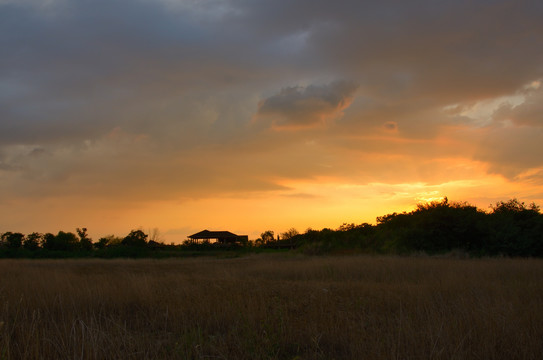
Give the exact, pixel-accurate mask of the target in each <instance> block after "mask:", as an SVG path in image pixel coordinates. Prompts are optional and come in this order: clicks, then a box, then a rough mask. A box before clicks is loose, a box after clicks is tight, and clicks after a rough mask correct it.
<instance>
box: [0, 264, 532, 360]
mask: <svg viewBox="0 0 543 360" xmlns="http://www.w3.org/2000/svg"><path fill="white" fill-rule="evenodd" d="M0 274H1V275H0V359H541V358H543V261H542V260H530V259H527V260H526V259H525V260H516V259H478V260H468V259H451V258H430V257H371V256H344V257H302V256H288V255H253V256H248V257H244V258H235V259H212V258H204V259H203V258H194V259H166V260H124V259H123V260H2V261H0Z"/></svg>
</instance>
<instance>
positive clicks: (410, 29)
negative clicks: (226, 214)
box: [0, 0, 543, 231]
mask: <svg viewBox="0 0 543 360" xmlns="http://www.w3.org/2000/svg"><path fill="white" fill-rule="evenodd" d="M541 18H543V5H542V3H541V2H540V1H535V0H533V1H531V0H523V1H510V0H507V1H505V0H502V1H484V0H479V1H440V2H435V1H422V0H421V1H415V2H405V1H399V0H393V1H387V2H373V1H370V2H367V1H366V2H360V1H350V0H342V1H340V2H339V3H338V2H328V3H327V2H319V3H318V4H317V3H315V2H314V1H309V0H299V1H283V0H279V1H278V0H274V1H271V0H257V1H245V0H207V1H175V0H136V1H133V0H130V1H129V0H116V1H110V0H107V1H106V0H92V1H91V0H49V1H38V0H24V1H11V0H0V46H1V47H2V49H3V51H2V56H1V57H0V197H1V198H2V199H4V200H3V204H2V205H0V215H5V218H6V219H10V220H9V222H7V223H6V225H5V226H9V228H6V229H3V228H0V231H8V230H17V229H14V228H13V226H16V225H20V226H23V225H22V224H25V225H24V226H26V227H31V225H32V224H33V223H36V220H35V218H34V219H26V220H25V215H24V211H25V209H28V208H31V207H32V205H31V204H37V205H35V206H34V207H35V208H36V209H41V208H40V206H42V205H39V204H41V203H40V201H42V202H43V209H46V208H47V207H48V206H49V207H51V206H52V205H51V203H50V202H54V203H55V204H56V205H55V206H57V207H58V209H59V210H57V211H56V212H54V214H55V215H54V216H55V217H54V218H62V216H63V215H62V214H63V211H65V210H62V209H64V208H66V207H68V205H66V206H63V205H65V204H69V203H73V202H74V201H76V200H74V199H76V198H77V199H78V200H77V201H80V202H85V201H88V202H90V203H93V204H92V206H91V205H90V204H89V206H88V208H89V209H90V208H93V209H95V210H96V211H97V212H100V211H103V212H104V214H105V213H107V214H109V215H107V216H106V215H104V216H106V217H107V219H114V218H117V217H118V216H120V215H118V214H119V213H121V212H123V211H125V212H126V213H128V212H130V211H131V210H130V209H131V208H130V207H133V206H136V205H134V204H138V205H137V206H138V207H140V208H142V209H144V208H152V207H154V206H156V204H157V202H159V201H165V202H168V201H169V202H174V203H179V204H184V203H186V202H188V201H196V202H198V201H201V202H202V203H203V202H206V201H211V200H213V199H222V200H220V201H226V200H225V199H246V200H247V207H248V208H250V204H256V203H258V202H259V201H265V200H264V199H268V201H270V200H269V199H271V198H273V199H288V200H284V201H285V202H286V203H288V204H289V206H294V204H296V205H295V206H294V207H296V208H297V209H300V211H301V212H303V210H302V209H304V206H310V207H314V205H315V203H314V201H316V200H315V199H321V200H322V201H324V200H323V199H326V198H329V199H330V200H329V201H330V202H331V203H334V204H336V205H334V206H338V208H334V206H332V205H330V206H329V207H328V208H329V209H330V210H329V212H324V210H323V214H322V218H325V216H326V214H331V213H334V212H335V213H337V212H338V209H343V210H341V211H343V213H345V212H347V211H348V210H347V209H350V208H349V207H346V206H343V205H342V206H343V207H341V206H340V205H338V204H339V203H342V202H341V201H343V200H341V201H340V200H338V201H337V203H335V202H334V201H333V199H332V195H327V192H328V193H329V194H331V192H330V191H331V190H330V186H332V187H334V186H338V187H340V188H341V187H342V186H347V187H348V186H369V188H368V189H370V188H371V184H389V185H390V186H391V189H392V188H394V189H397V188H398V184H415V183H417V184H421V183H423V184H428V186H437V184H451V183H452V182H454V183H455V184H467V183H470V184H473V183H474V182H475V183H477V182H484V181H488V182H489V185H488V186H487V188H489V189H490V188H492V186H491V185H490V182H494V183H495V181H497V180H496V179H498V178H499V179H502V180H503V181H505V182H506V183H507V184H508V185H507V186H509V187H507V186H504V185H503V184H501V185H500V187H499V188H498V187H496V190H495V191H494V192H491V191H489V192H488V194H486V195H485V196H484V199H482V200H481V199H479V198H478V197H477V196H475V195H474V196H473V199H474V201H486V200H489V199H491V200H494V199H495V198H501V197H503V196H507V197H511V196H518V197H522V196H524V197H527V198H529V199H528V200H530V201H531V200H538V199H543V191H542V188H541V183H542V180H541V174H542V171H541V169H543V157H541V150H540V144H541V143H542V141H543V127H542V124H543V117H542V116H543V115H542V113H543V112H542V110H543V108H542V106H541V104H542V103H543V95H542V94H543V87H542V86H541V81H543V65H542V64H543V37H541V34H542V33H543V22H542V21H541ZM287 130H288V131H287ZM485 177H486V178H485ZM483 179H487V180H483ZM502 180H500V181H502ZM310 184H313V185H310ZM318 184H321V185H318ZM331 184H333V185H331ZM319 186H322V187H319ZM380 186H381V185H380ZM458 186H460V185H458ZM309 188H310V189H312V190H311V191H309V190H308V189H309ZM381 188H382V187H379V189H381ZM319 189H320V190H319ZM350 189H352V188H350ZM357 189H358V188H357ZM372 189H373V188H372ZM417 189H418V188H417ZM432 189H433V190H431V191H436V190H435V188H432ZM466 189H467V188H466ZM499 189H501V190H499ZM518 189H524V190H523V191H522V193H517V191H518ZM457 190H458V193H459V194H464V193H469V191H468V190H466V191H465V192H464V190H461V189H460V188H458V189H457ZM368 191H369V192H370V193H372V191H373V190H368ZM379 191H381V190H379ZM417 191H418V190H417ZM450 191H452V190H450ZM345 194H346V193H345ZM345 194H344V193H338V195H337V196H338V197H339V198H341V197H342V196H346V199H349V198H351V199H352V196H349V195H345ZM375 194H377V193H375ZM278 195H280V196H278ZM300 195H301V196H300ZM364 196H366V195H364ZM367 196H370V195H367ZM372 196H374V197H373V198H372V200H371V201H373V202H375V201H379V196H378V195H372ZM417 196H418V195H412V196H411V200H413V199H415V198H416V197H417ZM339 198H338V199H339ZM210 199H211V200H210ZM294 199H297V200H296V201H297V202H295V203H294V202H293V201H294ZM228 201H233V200H228ZM237 201H238V200H236V202H235V203H236V204H238V203H237ZM345 201H347V200H345ZM383 201H384V200H383ZM270 203H274V204H275V205H274V206H282V205H281V204H282V203H281V202H279V201H278V200H277V201H276V200H273V201H270ZM286 203H285V204H286ZM122 204H131V205H127V206H123V205H122ZM216 204H219V200H217V203H216ZM304 204H305V205H304ZM217 206H218V205H217ZM236 206H241V205H239V204H238V205H236ZM244 206H245V205H244ZM107 208H111V209H115V210H111V211H109V210H104V209H107ZM78 211H80V212H78ZM89 211H90V210H85V211H83V210H72V213H73V221H74V222H75V223H76V224H75V226H82V222H84V221H85V218H86V217H89V216H90V215H89V214H90V212H89ZM149 211H150V210H149ZM153 211H155V210H153ZM164 211H166V210H164ZM168 211H173V210H168ZM175 211H177V212H178V213H179V214H180V216H189V215H188V210H180V209H177V210H175ZM341 211H339V212H340V213H342V212H341ZM36 213H37V214H39V213H40V212H39V210H36ZM17 214H19V215H17ZM78 214H79V215H78ZM92 214H95V213H94V212H92ZM145 214H147V215H148V216H149V217H150V215H149V214H148V213H146V212H145V211H143V210H142V214H141V217H142V219H144V218H145V216H146V215H145ZM8 215H9V216H8ZM376 215H382V214H376ZM36 216H38V215H36ZM93 216H94V215H93ZM210 216H211V215H210V214H209V213H208V214H205V213H203V214H202V218H206V217H210ZM240 216H242V215H240ZM315 216H317V215H315ZM94 218H96V224H99V223H100V221H99V220H98V219H99V218H100V217H99V216H96V217H94ZM266 218H267V215H265V214H264V215H262V218H261V219H260V220H258V219H255V220H254V222H255V224H256V223H259V224H261V223H265V221H266ZM287 220H288V219H287V218H286V217H285V219H284V221H287ZM306 220H307V219H306ZM306 220H304V221H306ZM367 220H371V219H367ZM6 221H7V220H6ZM51 221H54V219H53V220H51ZM112 221H113V220H108V221H103V222H104V223H111V222H112ZM193 221H197V220H193ZM201 221H202V222H204V221H205V220H201ZM259 221H260V222H259ZM278 221H279V220H278ZM307 221H309V220H307ZM341 221H342V220H340V222H341ZM70 224H71V223H70ZM136 225H137V224H134V225H132V226H136ZM295 225H296V224H291V225H290V226H288V225H286V226H285V227H286V228H288V227H291V226H295ZM59 226H60V225H59ZM125 226H127V227H129V226H130V225H125ZM165 226H169V227H172V226H173V225H165ZM240 226H241V225H240ZM256 226H257V225H255V227H256ZM258 226H260V225H258ZM313 226H315V227H318V224H316V225H313ZM89 228H90V226H89ZM106 228H107V226H105V227H104V229H106ZM262 230H263V229H262ZM103 231H107V229H106V230H103Z"/></svg>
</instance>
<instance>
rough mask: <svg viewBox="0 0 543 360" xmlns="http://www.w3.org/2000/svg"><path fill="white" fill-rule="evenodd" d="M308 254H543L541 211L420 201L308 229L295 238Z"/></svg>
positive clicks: (517, 206) (518, 204) (516, 206)
mask: <svg viewBox="0 0 543 360" xmlns="http://www.w3.org/2000/svg"><path fill="white" fill-rule="evenodd" d="M292 240H294V241H296V242H297V243H298V244H299V246H301V247H302V248H305V249H306V250H307V251H308V252H328V251H330V250H333V249H341V248H350V249H353V248H356V249H360V250H362V251H364V252H375V253H391V252H392V253H400V254H401V253H413V252H425V253H429V254H439V253H447V252H451V251H460V252H463V253H466V254H469V255H471V256H498V255H502V256H523V257H527V256H537V257H541V256H543V215H542V214H540V212H539V207H538V206H537V205H535V204H534V203H532V204H530V205H526V204H525V203H523V202H519V201H518V200H516V199H512V200H509V201H507V202H503V201H501V202H498V203H497V204H496V205H493V206H491V210H490V211H489V212H485V211H482V210H480V209H477V208H476V207H474V206H472V205H470V204H467V203H450V202H449V201H448V199H447V198H445V199H444V200H443V201H441V202H430V203H426V204H419V205H418V206H417V208H416V209H415V210H413V211H411V212H403V213H399V214H398V213H392V214H388V215H384V216H380V217H378V218H377V225H370V224H362V225H354V224H350V225H349V224H344V225H342V226H341V227H340V228H339V229H337V230H330V229H324V230H321V231H313V230H309V231H307V232H306V233H305V234H303V235H298V236H296V237H295V238H294V239H292Z"/></svg>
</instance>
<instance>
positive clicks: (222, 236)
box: [188, 230, 249, 244]
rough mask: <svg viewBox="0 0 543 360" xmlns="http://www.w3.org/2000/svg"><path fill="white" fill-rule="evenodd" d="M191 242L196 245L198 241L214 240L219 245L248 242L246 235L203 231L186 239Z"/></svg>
mask: <svg viewBox="0 0 543 360" xmlns="http://www.w3.org/2000/svg"><path fill="white" fill-rule="evenodd" d="M188 238H189V239H191V240H192V241H193V242H196V243H198V241H199V240H204V241H211V240H215V242H218V243H220V244H233V243H237V242H246V241H248V240H249V237H248V236H247V235H236V234H234V233H231V232H230V231H209V230H203V231H200V232H198V233H196V234H192V235H190V236H189V237H188Z"/></svg>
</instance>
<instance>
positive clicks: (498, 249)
mask: <svg viewBox="0 0 543 360" xmlns="http://www.w3.org/2000/svg"><path fill="white" fill-rule="evenodd" d="M155 235H156V234H155ZM148 238H149V235H147V234H145V233H144V232H143V231H142V230H132V231H131V232H130V233H129V234H128V235H127V236H126V237H124V238H118V237H115V236H113V235H110V236H107V237H103V238H100V239H99V240H98V241H97V242H93V241H92V239H91V238H89V236H88V235H87V229H86V228H81V229H80V228H78V229H76V234H74V233H71V232H64V231H59V232H58V234H56V235H54V234H51V233H46V234H41V233H36V232H34V233H31V234H28V235H24V234H22V233H18V232H15V233H14V232H6V233H3V234H2V235H1V237H0V257H35V258H39V257H91V256H92V257H165V256H187V255H198V254H201V253H202V252H206V253H209V252H224V251H233V250H234V251H247V250H251V251H253V250H256V251H262V250H264V249H287V250H288V249H297V251H302V252H304V253H306V254H324V253H329V252H341V251H346V250H348V251H357V252H365V253H395V254H407V253H417V252H424V253H428V254H442V253H449V252H460V253H464V254H468V255H470V256H514V257H517V256H520V257H543V214H541V213H540V209H539V207H538V206H537V205H535V204H534V203H532V204H529V205H527V204H525V203H524V202H520V201H518V200H516V199H512V200H509V201H505V202H504V201H500V202H498V203H496V204H495V205H491V207H490V211H483V210H481V209H478V208H476V207H475V206H472V205H470V204H468V203H465V202H449V201H448V199H447V198H445V199H444V200H442V201H440V202H430V203H424V204H419V205H417V208H416V209H415V210H413V211H411V212H402V213H392V214H387V215H383V216H379V217H378V218H377V224H376V225H371V224H368V223H363V224H360V225H355V224H343V225H341V226H340V227H339V228H338V229H336V230H332V229H322V230H312V229H308V230H307V231H306V232H305V233H303V234H299V233H298V231H296V229H294V228H291V229H289V230H288V231H286V232H284V233H281V234H279V235H278V236H277V238H275V234H274V232H273V231H271V230H267V231H265V232H263V233H262V235H261V237H260V238H259V239H257V240H255V241H251V242H248V243H243V244H241V243H234V244H218V243H209V242H204V243H194V242H191V241H187V242H185V243H183V244H182V245H174V244H171V245H166V244H164V243H163V242H160V241H159V240H158V238H157V237H156V236H153V237H152V239H148Z"/></svg>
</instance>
